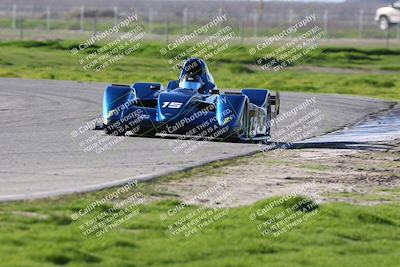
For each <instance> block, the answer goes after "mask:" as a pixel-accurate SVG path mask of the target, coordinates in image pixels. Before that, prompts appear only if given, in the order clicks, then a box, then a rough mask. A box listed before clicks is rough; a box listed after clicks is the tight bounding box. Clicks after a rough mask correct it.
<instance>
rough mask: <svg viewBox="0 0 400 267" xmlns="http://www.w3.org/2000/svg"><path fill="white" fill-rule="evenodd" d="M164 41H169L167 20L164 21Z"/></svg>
mask: <svg viewBox="0 0 400 267" xmlns="http://www.w3.org/2000/svg"><path fill="white" fill-rule="evenodd" d="M165 41H166V42H167V44H168V43H169V20H167V22H166V23H165Z"/></svg>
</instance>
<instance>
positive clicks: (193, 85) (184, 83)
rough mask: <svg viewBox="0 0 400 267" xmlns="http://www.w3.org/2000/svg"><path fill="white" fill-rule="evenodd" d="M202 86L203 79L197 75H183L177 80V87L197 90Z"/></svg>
mask: <svg viewBox="0 0 400 267" xmlns="http://www.w3.org/2000/svg"><path fill="white" fill-rule="evenodd" d="M202 86H203V81H202V80H201V78H200V76H199V75H196V74H188V75H185V76H184V77H183V78H182V79H181V81H180V82H179V87H180V88H184V89H192V90H199V89H200V88H201V87H202Z"/></svg>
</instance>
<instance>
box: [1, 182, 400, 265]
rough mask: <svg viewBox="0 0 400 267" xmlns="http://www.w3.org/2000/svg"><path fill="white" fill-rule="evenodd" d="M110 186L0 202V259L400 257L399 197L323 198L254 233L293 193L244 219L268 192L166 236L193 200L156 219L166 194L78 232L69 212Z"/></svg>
mask: <svg viewBox="0 0 400 267" xmlns="http://www.w3.org/2000/svg"><path fill="white" fill-rule="evenodd" d="M187 175H189V174H187ZM176 178H179V177H176V176H173V177H170V178H169V179H176ZM114 190H115V189H110V190H106V191H102V192H97V193H91V194H85V195H83V196H66V197H61V198H56V199H52V201H47V200H38V201H29V202H16V203H8V204H4V203H3V204H0V236H1V242H0V258H1V259H2V262H1V266H246V267H247V266H395V265H396V264H397V263H398V262H399V260H400V255H399V254H398V247H399V246H400V227H399V226H400V207H399V205H379V206H373V207H360V206H353V205H350V204H339V203H336V204H323V205H319V206H318V207H317V210H316V212H317V213H316V215H314V216H312V217H311V218H309V219H308V220H306V221H304V222H303V223H301V224H299V225H298V226H296V227H294V228H292V229H290V230H288V231H287V232H286V233H283V234H282V235H280V236H278V237H274V236H272V235H271V236H262V235H261V233H260V232H259V230H258V229H257V225H258V224H260V223H262V222H263V221H264V220H267V219H268V218H271V217H273V216H274V215H276V214H277V213H279V212H281V211H283V210H284V209H286V208H288V207H289V206H291V205H293V204H295V203H296V202H298V201H300V200H301V198H296V199H291V200H288V201H286V202H285V203H284V204H283V205H282V206H279V207H276V208H274V209H273V210H272V211H270V212H269V213H268V214H267V215H262V216H258V217H257V219H256V220H255V221H250V220H249V215H250V214H251V213H253V212H255V211H256V210H257V209H260V208H263V207H264V206H265V205H267V204H268V203H270V202H271V201H272V199H270V200H264V201H261V202H258V203H256V204H254V205H252V206H247V207H240V208H233V209H229V210H228V212H227V214H226V215H225V216H224V217H222V218H221V219H220V220H217V221H215V222H214V223H212V224H210V225H208V226H207V227H205V228H204V229H202V230H200V231H199V232H197V233H196V234H194V235H193V236H190V237H188V238H186V237H185V236H184V235H183V234H181V235H177V236H172V235H171V234H170V233H169V231H168V225H169V224H171V223H174V222H175V220H176V219H177V218H181V217H183V216H184V215H186V214H189V213H190V212H192V211H194V210H195V209H196V208H197V207H196V206H189V207H187V208H185V209H184V210H183V211H181V212H180V213H179V216H178V217H176V216H175V217H171V218H168V219H167V220H165V221H161V220H160V215H161V214H163V213H166V212H167V211H168V210H169V209H171V208H174V207H175V205H176V204H178V203H179V202H177V201H176V200H172V199H171V200H163V201H159V202H152V203H148V204H143V205H141V206H140V213H139V214H138V215H137V216H136V217H134V218H132V219H130V220H128V221H127V222H125V223H123V224H121V225H120V226H118V227H116V228H115V229H113V230H112V231H110V232H109V233H107V234H105V235H104V236H102V237H99V238H95V237H85V236H82V234H81V233H80V231H79V229H78V227H79V225H80V223H82V222H84V220H82V219H81V220H78V221H73V220H72V219H71V217H70V216H71V214H73V213H76V212H77V211H78V210H79V209H82V208H83V207H85V206H86V205H87V204H89V203H91V202H92V201H94V200H97V199H100V198H101V197H102V196H104V195H106V194H107V193H110V192H112V191H114ZM138 191H140V192H145V193H144V194H145V195H151V194H153V193H154V192H153V190H152V189H151V185H149V184H145V185H143V184H142V185H139V186H138V188H136V189H133V190H132V191H131V192H129V194H133V193H135V192H138ZM129 194H128V193H127V194H124V197H127V196H129ZM108 207H109V205H102V206H100V207H98V208H97V209H96V210H95V211H94V212H92V213H91V215H90V216H92V217H94V216H95V215H97V214H99V213H100V212H102V211H104V210H105V209H107V208H108ZM26 212H28V213H27V214H26ZM309 212H311V210H310V209H305V210H304V211H301V213H302V215H305V214H306V213H309ZM32 214H34V215H32ZM87 216H89V215H87Z"/></svg>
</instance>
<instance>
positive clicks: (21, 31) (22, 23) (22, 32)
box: [19, 17, 24, 40]
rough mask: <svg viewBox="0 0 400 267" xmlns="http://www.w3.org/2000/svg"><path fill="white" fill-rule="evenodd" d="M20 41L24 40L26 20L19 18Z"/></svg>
mask: <svg viewBox="0 0 400 267" xmlns="http://www.w3.org/2000/svg"><path fill="white" fill-rule="evenodd" d="M19 39H20V40H24V18H23V17H20V18H19Z"/></svg>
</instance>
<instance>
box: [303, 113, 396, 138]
mask: <svg viewBox="0 0 400 267" xmlns="http://www.w3.org/2000/svg"><path fill="white" fill-rule="evenodd" d="M398 138H400V106H396V107H395V108H393V109H392V110H390V111H388V112H387V113H385V114H383V115H381V116H378V117H375V118H369V119H367V120H365V121H362V122H360V123H358V124H356V125H354V126H351V127H348V128H345V129H343V130H339V131H336V132H332V133H329V134H326V135H323V136H320V137H315V138H311V139H307V140H305V141H304V142H305V143H327V142H372V141H388V140H394V139H398Z"/></svg>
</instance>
